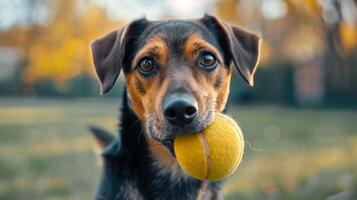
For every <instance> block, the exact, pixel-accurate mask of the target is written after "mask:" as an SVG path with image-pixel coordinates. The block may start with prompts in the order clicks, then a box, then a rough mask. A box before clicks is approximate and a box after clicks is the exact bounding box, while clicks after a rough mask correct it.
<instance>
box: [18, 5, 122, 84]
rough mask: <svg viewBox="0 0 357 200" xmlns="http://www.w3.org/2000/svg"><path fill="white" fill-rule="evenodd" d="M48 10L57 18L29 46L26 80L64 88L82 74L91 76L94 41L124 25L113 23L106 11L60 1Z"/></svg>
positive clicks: (39, 31)
mask: <svg viewBox="0 0 357 200" xmlns="http://www.w3.org/2000/svg"><path fill="white" fill-rule="evenodd" d="M48 9H49V11H51V12H53V13H52V16H53V17H51V18H50V19H49V21H48V24H47V25H46V26H43V27H40V28H39V29H38V31H37V32H36V35H35V36H34V37H33V38H32V39H33V40H32V41H31V44H28V48H29V54H28V57H27V59H28V66H27V67H26V68H25V71H24V80H25V81H26V82H27V83H33V82H34V81H36V80H39V79H50V80H53V81H54V82H55V83H57V84H58V83H59V84H61V83H65V81H67V80H69V79H71V78H73V77H76V76H78V75H79V74H81V73H91V69H92V68H91V67H90V66H91V60H90V51H89V43H90V41H91V40H92V39H93V38H95V37H97V36H98V35H100V34H103V33H104V32H106V31H109V30H111V29H114V27H116V26H118V25H119V24H120V22H114V21H111V20H109V19H108V17H107V15H106V11H105V10H104V9H103V8H102V7H99V6H94V5H89V6H83V4H78V1H75V0H56V1H55V2H53V4H51V5H49V8H48Z"/></svg>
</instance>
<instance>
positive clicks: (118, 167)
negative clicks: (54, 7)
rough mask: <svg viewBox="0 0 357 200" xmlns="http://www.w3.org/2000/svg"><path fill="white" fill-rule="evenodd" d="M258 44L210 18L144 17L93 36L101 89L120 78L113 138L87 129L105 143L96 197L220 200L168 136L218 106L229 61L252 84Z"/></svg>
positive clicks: (205, 121) (202, 121)
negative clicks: (181, 160) (190, 171)
mask: <svg viewBox="0 0 357 200" xmlns="http://www.w3.org/2000/svg"><path fill="white" fill-rule="evenodd" d="M259 47H260V38H259V37H258V36H257V35H255V34H253V33H250V32H247V31H245V30H243V29H241V28H239V27H236V26H231V25H228V24H226V23H223V22H220V21H219V20H218V19H216V18H215V17H212V16H209V15H205V16H204V17H203V18H201V19H197V20H168V21H148V20H146V19H145V18H143V19H139V20H136V21H133V22H132V23H130V24H128V25H127V26H125V27H123V28H120V29H118V30H116V31H113V32H111V33H109V34H108V35H105V36H104V37H101V38H99V39H97V40H95V41H94V42H93V43H92V46H91V48H92V54H93V60H94V65H95V69H96V72H97V75H98V77H99V80H100V83H101V86H102V93H106V92H108V91H109V90H110V89H111V88H112V86H113V84H114V82H115V81H116V79H117V78H118V75H119V73H120V71H121V70H122V71H123V72H124V75H125V82H126V90H125V92H124V96H123V101H122V102H123V105H122V112H121V117H120V120H121V130H120V134H119V136H118V137H117V138H112V136H110V134H107V133H105V131H103V130H101V129H98V128H92V130H93V132H94V133H95V135H96V137H97V139H98V141H99V142H100V143H101V144H103V148H104V150H103V153H102V157H103V172H102V178H101V182H100V185H99V187H98V189H97V193H96V197H95V198H96V199H110V200H112V199H220V198H221V194H220V189H221V186H222V183H221V181H219V182H209V181H199V180H196V179H194V178H191V177H189V176H188V175H186V174H185V173H184V172H183V171H181V169H180V167H179V166H178V164H177V162H176V160H175V156H174V153H173V151H172V141H173V139H174V138H175V136H176V135H178V134H182V133H189V132H196V131H199V130H202V129H203V128H205V127H206V126H207V125H209V124H210V123H211V122H212V120H213V117H214V114H215V113H216V112H222V111H223V110H224V108H225V106H226V102H227V98H228V94H229V89H230V80H231V75H232V73H233V72H232V71H233V68H232V66H233V65H234V66H235V67H236V68H237V69H238V71H239V73H240V74H241V76H242V77H243V78H244V80H245V81H246V82H247V83H248V84H249V85H253V75H254V73H255V70H256V67H257V63H258V58H259ZM231 63H233V65H231Z"/></svg>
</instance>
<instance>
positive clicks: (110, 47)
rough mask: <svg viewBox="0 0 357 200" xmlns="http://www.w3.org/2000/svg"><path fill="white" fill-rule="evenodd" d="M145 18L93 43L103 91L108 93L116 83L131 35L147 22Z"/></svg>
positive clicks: (96, 69)
mask: <svg viewBox="0 0 357 200" xmlns="http://www.w3.org/2000/svg"><path fill="white" fill-rule="evenodd" d="M147 22H148V21H147V20H146V19H145V18H142V19H138V20H136V21H133V22H132V23H130V24H129V25H127V26H124V27H123V28H120V29H118V30H116V31H113V32H111V33H109V34H107V35H104V36H103V37H100V38H98V39H96V40H94V41H93V42H92V43H91V50H92V57H93V63H94V67H95V71H96V72H97V76H98V78H99V81H100V84H101V93H102V94H105V93H107V92H108V91H109V90H110V89H111V88H112V87H113V85H114V83H115V81H116V79H117V78H118V76H119V73H120V70H121V69H122V68H124V65H125V63H124V57H125V55H126V53H128V52H126V51H128V48H126V47H127V46H128V45H130V43H132V41H130V40H131V38H134V37H135V36H129V35H130V34H131V33H132V32H135V30H137V29H138V26H140V25H143V24H145V23H147Z"/></svg>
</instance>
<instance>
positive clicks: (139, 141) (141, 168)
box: [98, 92, 221, 199]
mask: <svg viewBox="0 0 357 200" xmlns="http://www.w3.org/2000/svg"><path fill="white" fill-rule="evenodd" d="M120 120H121V122H120V129H121V131H120V135H119V137H118V139H117V140H116V141H115V142H114V143H112V144H111V145H110V146H109V147H108V148H107V149H106V150H105V151H104V153H103V157H104V166H103V167H104V171H103V173H104V174H103V176H102V183H103V182H110V183H111V184H110V187H111V188H112V189H109V190H117V191H126V192H121V193H122V194H123V196H122V197H123V198H124V197H125V198H127V199H128V198H129V199H131V198H135V199H140V198H143V199H197V198H198V197H199V196H203V197H205V198H201V199H212V198H214V199H216V197H218V196H219V190H220V187H221V183H220V182H202V181H199V180H196V179H193V178H191V177H189V176H188V175H186V174H184V172H183V171H182V170H181V169H180V168H179V167H178V165H174V166H172V167H165V166H164V165H161V164H160V163H158V161H157V160H156V159H155V158H154V157H153V156H152V155H151V153H150V149H149V145H148V141H147V140H148V139H146V137H145V136H144V133H143V131H144V130H143V127H142V126H141V123H140V121H139V119H138V117H137V116H136V115H135V114H134V112H133V111H132V110H131V108H130V102H129V100H128V97H127V94H126V92H124V95H123V102H122V108H121V117H120ZM106 173H107V174H108V175H109V174H110V176H111V177H108V175H106ZM113 174H114V176H113ZM103 179H109V180H103ZM105 187H108V184H105V185H104V186H103V184H101V186H100V188H98V189H99V190H98V192H99V193H101V190H102V191H107V193H112V192H113V191H108V188H105ZM110 187H109V188H110ZM104 193H105V192H103V194H104Z"/></svg>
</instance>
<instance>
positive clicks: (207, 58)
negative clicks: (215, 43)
mask: <svg viewBox="0 0 357 200" xmlns="http://www.w3.org/2000/svg"><path fill="white" fill-rule="evenodd" d="M216 63H217V59H216V57H215V56H214V55H213V54H212V53H209V52H205V53H203V54H202V55H201V57H200V60H199V64H200V66H202V67H204V68H214V67H215V65H216Z"/></svg>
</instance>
